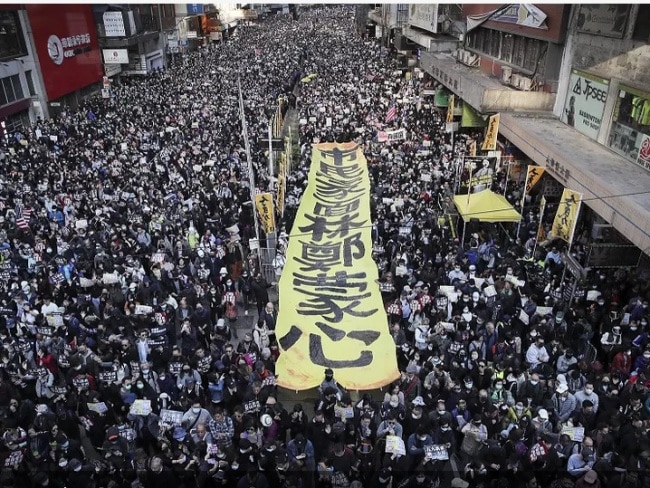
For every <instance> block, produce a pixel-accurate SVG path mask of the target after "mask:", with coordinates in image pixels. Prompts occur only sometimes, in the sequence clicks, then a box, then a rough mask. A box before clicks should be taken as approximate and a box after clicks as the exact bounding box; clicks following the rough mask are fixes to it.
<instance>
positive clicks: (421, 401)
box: [411, 395, 424, 407]
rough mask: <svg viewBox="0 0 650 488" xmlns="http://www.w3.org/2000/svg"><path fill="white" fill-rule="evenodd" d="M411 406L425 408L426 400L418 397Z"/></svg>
mask: <svg viewBox="0 0 650 488" xmlns="http://www.w3.org/2000/svg"><path fill="white" fill-rule="evenodd" d="M411 405H413V406H414V407H424V399H423V398H422V397H421V396H419V395H418V396H416V397H415V398H414V399H413V401H412V402H411Z"/></svg>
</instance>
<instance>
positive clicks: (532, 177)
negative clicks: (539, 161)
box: [524, 164, 546, 195]
mask: <svg viewBox="0 0 650 488" xmlns="http://www.w3.org/2000/svg"><path fill="white" fill-rule="evenodd" d="M545 171H546V170H545V169H544V168H542V167H541V166H534V165H532V164H531V165H530V166H528V172H527V173H526V190H525V191H524V195H529V194H530V190H532V189H533V188H534V187H535V185H536V184H537V183H538V182H539V180H541V179H542V176H543V175H544V172H545Z"/></svg>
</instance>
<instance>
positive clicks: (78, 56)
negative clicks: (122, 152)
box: [27, 4, 104, 100]
mask: <svg viewBox="0 0 650 488" xmlns="http://www.w3.org/2000/svg"><path fill="white" fill-rule="evenodd" d="M27 13H28V15H29V21H30V23H31V26H32V32H33V34H34V44H35V46H36V52H37V54H38V58H39V59H40V67H41V71H42V73H43V81H44V83H45V91H46V93H47V98H48V100H55V99H57V98H60V97H62V96H64V95H67V94H68V93H72V92H74V91H76V90H79V89H80V88H84V87H86V86H88V85H92V84H93V83H96V82H98V81H100V80H101V79H102V76H104V68H103V65H102V58H101V53H100V50H99V44H98V41H97V34H96V29H95V22H94V20H93V13H92V9H91V7H90V5H81V4H78V5H75V4H67V5H54V4H28V5H27Z"/></svg>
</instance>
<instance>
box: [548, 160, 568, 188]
mask: <svg viewBox="0 0 650 488" xmlns="http://www.w3.org/2000/svg"><path fill="white" fill-rule="evenodd" d="M546 169H549V170H551V173H552V174H553V176H555V177H556V178H557V179H559V180H560V181H562V182H563V183H566V182H567V181H568V180H569V177H570V176H571V171H569V168H567V167H566V166H564V164H562V163H561V162H559V161H556V160H555V159H554V158H552V157H551V156H546ZM544 195H546V193H544ZM546 196H548V195H546Z"/></svg>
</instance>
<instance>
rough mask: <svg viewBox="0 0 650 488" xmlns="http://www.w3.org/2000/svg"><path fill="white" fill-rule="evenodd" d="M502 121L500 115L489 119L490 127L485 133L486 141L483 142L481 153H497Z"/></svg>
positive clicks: (488, 126)
mask: <svg viewBox="0 0 650 488" xmlns="http://www.w3.org/2000/svg"><path fill="white" fill-rule="evenodd" d="M500 120H501V115H499V114H496V115H493V116H492V117H490V118H489V119H488V125H487V129H486V131H485V139H484V140H483V145H482V146H481V151H496V149H497V136H498V135H499V121H500Z"/></svg>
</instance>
